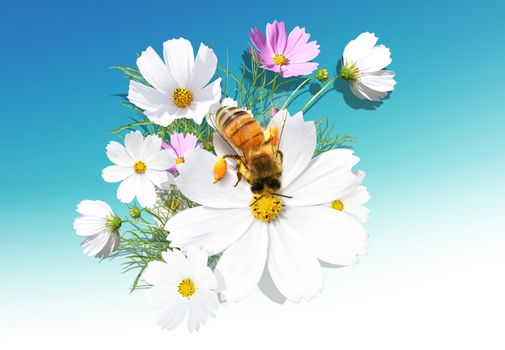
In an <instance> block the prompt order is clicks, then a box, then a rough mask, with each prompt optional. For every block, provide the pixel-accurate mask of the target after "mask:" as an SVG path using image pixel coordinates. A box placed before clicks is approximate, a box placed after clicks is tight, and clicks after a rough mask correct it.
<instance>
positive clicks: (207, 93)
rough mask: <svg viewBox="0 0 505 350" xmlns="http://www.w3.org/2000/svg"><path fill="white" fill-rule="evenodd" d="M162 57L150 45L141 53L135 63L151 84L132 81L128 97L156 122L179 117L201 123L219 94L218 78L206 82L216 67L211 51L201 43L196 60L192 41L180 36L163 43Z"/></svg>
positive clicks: (164, 122)
mask: <svg viewBox="0 0 505 350" xmlns="http://www.w3.org/2000/svg"><path fill="white" fill-rule="evenodd" d="M163 57H164V60H165V62H163V61H162V60H161V58H160V56H158V54H157V53H156V51H154V49H153V48H152V47H148V48H147V49H146V50H145V51H144V52H142V54H141V55H140V57H139V58H138V59H137V66H138V67H139V71H140V73H141V74H142V76H143V77H144V79H145V80H146V81H147V82H148V83H149V84H150V85H151V86H152V87H150V86H146V85H143V84H140V83H138V82H136V81H134V80H131V81H130V89H129V91H128V99H129V100H130V102H131V103H133V104H135V105H136V106H138V107H139V108H141V109H143V110H144V114H145V115H146V116H147V117H148V118H149V120H151V121H152V122H154V123H156V124H159V125H162V126H168V125H170V124H171V123H172V122H173V121H174V120H175V119H180V118H187V119H193V120H194V121H195V122H196V123H198V124H200V123H201V122H202V120H203V118H204V116H205V114H206V113H207V112H208V111H209V107H210V106H211V105H212V104H213V103H215V102H217V101H219V98H220V97H221V85H220V84H221V78H218V79H216V80H214V81H213V82H212V83H210V84H209V82H210V80H211V79H212V77H213V76H214V73H215V72H216V67H217V57H216V55H215V54H214V51H213V50H212V49H210V48H208V47H207V46H205V45H204V44H200V48H199V49H198V53H197V55H196V59H195V57H194V52H193V46H191V43H190V42H189V41H188V40H186V39H183V38H179V39H172V40H168V41H165V42H164V43H163Z"/></svg>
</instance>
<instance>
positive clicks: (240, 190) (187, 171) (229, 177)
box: [175, 148, 252, 208]
mask: <svg viewBox="0 0 505 350" xmlns="http://www.w3.org/2000/svg"><path fill="white" fill-rule="evenodd" d="M184 159H185V162H184V163H183V164H181V165H180V166H179V167H178V171H179V176H177V177H176V179H175V183H176V184H177V187H179V189H180V190H181V192H182V193H183V194H184V195H185V196H186V197H188V198H189V199H190V200H192V201H193V202H195V203H198V204H201V205H205V206H207V207H212V208H246V207H249V204H250V201H251V198H252V193H251V191H250V190H249V187H248V186H247V185H246V183H245V181H241V182H240V183H239V184H238V185H237V187H234V184H235V179H236V177H235V176H234V175H233V174H232V170H230V169H228V171H227V173H226V175H225V177H224V178H223V179H221V181H219V182H218V183H216V184H214V183H213V182H214V172H213V171H214V165H215V163H216V161H217V160H218V158H217V156H216V155H214V154H212V153H210V152H207V151H205V150H202V149H198V148H196V149H194V150H192V151H189V152H186V154H185V155H184Z"/></svg>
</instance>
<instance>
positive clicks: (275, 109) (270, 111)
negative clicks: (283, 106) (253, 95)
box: [268, 107, 279, 118]
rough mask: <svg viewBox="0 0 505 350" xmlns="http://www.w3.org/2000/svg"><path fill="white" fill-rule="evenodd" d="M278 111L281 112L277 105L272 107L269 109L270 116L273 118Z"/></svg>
mask: <svg viewBox="0 0 505 350" xmlns="http://www.w3.org/2000/svg"><path fill="white" fill-rule="evenodd" d="M277 112H279V108H277V107H272V108H271V109H270V110H269V111H268V115H269V116H270V118H273V117H275V115H276V114H277Z"/></svg>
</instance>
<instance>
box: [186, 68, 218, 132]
mask: <svg viewBox="0 0 505 350" xmlns="http://www.w3.org/2000/svg"><path fill="white" fill-rule="evenodd" d="M220 97H221V78H217V79H216V80H214V81H213V82H212V83H210V84H209V85H207V86H206V87H204V88H203V89H202V90H196V91H195V97H194V101H193V103H192V104H191V107H192V109H193V111H194V116H193V119H194V120H195V123H197V124H201V123H202V121H203V118H204V117H205V116H206V114H207V113H208V112H209V110H210V108H211V107H212V105H213V104H215V103H216V102H218V101H219V98H220Z"/></svg>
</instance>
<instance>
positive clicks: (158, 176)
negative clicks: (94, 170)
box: [102, 131, 175, 207]
mask: <svg viewBox="0 0 505 350" xmlns="http://www.w3.org/2000/svg"><path fill="white" fill-rule="evenodd" d="M161 142H162V140H161V139H160V138H159V137H158V136H157V135H149V136H147V137H146V138H145V139H144V137H143V136H142V133H141V132H140V131H132V132H130V133H128V134H126V136H125V138H124V143H125V146H126V147H124V146H123V145H121V144H120V143H118V142H115V141H111V142H110V143H109V144H108V145H107V157H108V158H109V159H110V161H111V162H113V163H114V164H115V165H111V166H108V167H107V168H105V169H103V170H102V177H103V179H104V180H105V181H107V182H119V181H121V184H120V185H119V187H118V189H117V198H118V199H119V200H120V201H121V202H123V203H129V202H131V201H132V200H133V199H134V198H135V197H137V200H138V201H139V203H140V205H141V206H143V207H152V206H153V205H154V204H155V203H156V190H155V186H156V187H159V188H163V189H167V188H169V185H170V184H171V183H172V182H173V175H172V174H170V173H169V172H168V171H167V170H168V169H169V168H170V167H172V166H174V165H175V159H174V158H173V157H172V155H171V154H170V151H168V150H162V149H161Z"/></svg>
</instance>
